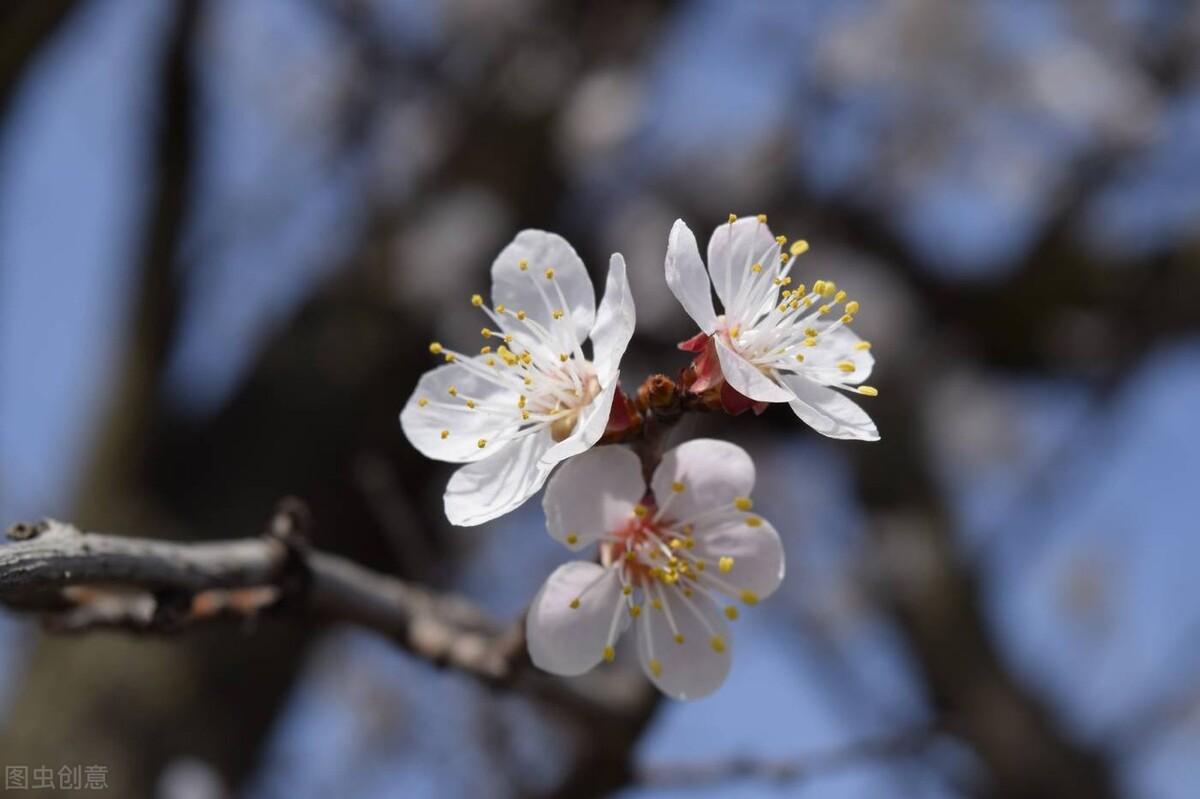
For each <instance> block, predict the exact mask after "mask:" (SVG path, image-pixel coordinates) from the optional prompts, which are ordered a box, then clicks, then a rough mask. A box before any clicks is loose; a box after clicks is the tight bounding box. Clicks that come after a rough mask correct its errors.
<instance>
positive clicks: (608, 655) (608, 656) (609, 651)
mask: <svg viewBox="0 0 1200 799" xmlns="http://www.w3.org/2000/svg"><path fill="white" fill-rule="evenodd" d="M616 656H617V653H616V652H615V651H613V648H612V647H611V646H606V647H604V660H605V661H606V662H608V663H612V662H613V659H614V658H615V657H616Z"/></svg>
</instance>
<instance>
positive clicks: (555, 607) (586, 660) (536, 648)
mask: <svg viewBox="0 0 1200 799" xmlns="http://www.w3.org/2000/svg"><path fill="white" fill-rule="evenodd" d="M597 578H600V582H599V583H596V584H595V585H592V583H594V582H595V581H596V579H597ZM589 585H591V588H590V589H588V586H589ZM584 589H588V590H587V591H586V592H585V591H584ZM581 594H582V596H580V595H581ZM574 599H579V607H578V608H572V607H571V601H572V600H574ZM623 601H624V597H623V596H622V594H621V580H620V577H619V576H618V574H617V570H616V569H605V568H604V567H602V566H600V565H599V564H596V563H585V562H583V561H578V560H577V561H572V562H570V563H564V564H563V565H562V566H559V567H558V568H557V569H556V570H555V571H554V573H553V574H551V575H550V577H549V578H548V579H547V580H546V583H545V584H544V585H543V586H542V590H540V591H538V593H537V596H535V597H534V598H533V603H532V604H531V605H530V606H529V613H528V614H527V615H526V617H525V637H526V640H527V642H528V645H529V657H530V658H531V659H532V660H533V664H534V665H535V666H537V667H538V668H539V669H543V670H545V671H548V672H551V673H552V674H561V675H562V676H564V677H573V676H575V675H578V674H583V673H584V672H586V671H590V670H591V669H593V668H595V666H596V665H597V664H598V663H599V662H600V660H601V659H602V658H603V657H604V646H605V642H606V641H607V640H608V631H609V628H610V626H611V625H612V621H613V617H614V615H615V613H616V608H617V605H618V604H619V603H622V602H623ZM620 615H621V621H619V622H618V624H620V625H621V629H624V627H625V626H627V625H628V618H629V614H628V613H625V612H624V611H621V614H620Z"/></svg>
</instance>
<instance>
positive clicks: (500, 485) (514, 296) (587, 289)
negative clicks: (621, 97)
mask: <svg viewBox="0 0 1200 799" xmlns="http://www.w3.org/2000/svg"><path fill="white" fill-rule="evenodd" d="M492 301H493V305H491V306H489V305H488V304H486V303H485V302H484V300H483V297H481V296H480V295H478V294H476V295H474V296H473V297H472V298H471V303H472V304H473V305H474V306H475V307H477V308H479V309H480V311H481V312H483V313H484V314H486V316H487V317H488V320H489V325H488V326H485V327H484V328H483V330H482V335H483V338H484V339H485V343H484V346H483V347H482V348H481V349H480V351H479V353H478V354H465V353H463V352H457V351H454V350H451V349H449V348H447V347H443V346H442V345H441V344H440V343H438V342H434V343H432V344H431V345H430V347H429V349H430V352H432V353H433V354H435V355H440V356H442V357H444V358H445V360H446V362H447V363H446V364H445V365H443V366H439V367H437V368H436V369H433V370H431V371H429V372H427V373H425V375H423V376H422V377H421V379H420V381H419V382H418V383H417V388H416V390H415V391H414V392H413V395H412V396H411V397H410V398H409V400H408V403H407V404H406V405H405V407H404V410H403V412H402V413H401V414H400V423H401V425H402V427H403V428H404V433H405V435H407V436H408V439H409V441H411V442H412V444H413V446H415V447H416V448H417V449H418V450H420V451H421V452H422V453H423V454H424V455H426V456H428V457H430V458H434V459H437V460H442V461H450V462H452V463H463V464H465V465H464V466H462V467H461V468H459V469H458V470H457V471H456V472H455V473H454V475H453V476H452V477H451V479H450V483H449V485H448V486H447V488H446V494H445V498H444V501H445V510H446V517H447V518H448V519H449V520H450V522H451V523H452V524H457V525H475V524H481V523H483V522H486V521H488V520H490V519H494V518H496V517H498V516H501V515H503V514H505V513H507V512H509V511H511V510H513V509H514V508H516V507H517V506H519V505H520V504H521V503H523V502H524V501H525V500H527V499H528V498H529V497H531V496H533V494H535V493H537V491H538V489H540V488H541V487H542V484H543V483H545V481H546V478H547V477H549V475H550V472H551V471H552V470H553V469H554V467H555V465H556V464H558V463H559V462H560V461H563V460H566V459H567V458H569V457H571V456H573V455H578V454H579V453H581V452H584V451H586V450H587V449H589V448H590V447H591V446H592V445H594V444H595V443H596V441H597V440H599V438H600V436H601V435H602V434H603V433H604V428H605V425H606V424H607V422H608V416H609V410H610V408H611V406H612V402H613V396H614V392H615V391H616V390H617V379H618V376H619V368H618V367H619V365H620V360H621V356H622V355H623V354H624V352H625V348H626V346H627V345H628V344H629V339H630V337H631V336H632V335H633V327H634V306H633V296H632V295H631V294H630V290H629V283H628V281H627V279H626V276H625V260H624V259H623V258H622V257H621V255H620V254H619V253H617V254H614V255H613V256H612V258H611V260H610V262H609V271H608V283H607V286H606V287H605V293H604V298H603V300H602V301H601V303H600V308H599V309H598V310H597V308H596V300H595V295H594V289H593V288H592V282H591V279H590V278H589V277H588V274H587V270H586V269H585V268H584V265H583V261H581V260H580V258H579V256H578V255H577V254H576V253H575V250H574V249H573V248H572V247H571V245H570V244H568V243H567V242H566V241H565V240H564V239H563V238H562V237H561V236H557V235H555V234H553V233H547V232H545V231H541V230H524V231H522V232H521V233H519V234H517V237H516V238H515V239H513V241H512V243H511V244H509V245H508V246H507V247H505V248H504V250H503V251H502V252H501V253H500V255H499V256H498V257H497V258H496V260H495V262H494V263H493V264H492ZM589 337H590V339H591V351H592V352H591V357H590V358H589V357H588V356H587V355H585V353H584V349H583V348H584V345H585V341H586V340H587V339H588V338H589Z"/></svg>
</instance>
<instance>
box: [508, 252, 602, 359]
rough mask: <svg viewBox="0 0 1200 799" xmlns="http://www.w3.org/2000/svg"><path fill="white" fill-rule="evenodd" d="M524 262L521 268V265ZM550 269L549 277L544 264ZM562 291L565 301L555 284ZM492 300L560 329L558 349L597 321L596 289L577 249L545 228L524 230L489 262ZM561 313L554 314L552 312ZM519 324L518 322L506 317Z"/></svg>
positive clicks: (583, 334) (566, 347) (577, 338)
mask: <svg viewBox="0 0 1200 799" xmlns="http://www.w3.org/2000/svg"><path fill="white" fill-rule="evenodd" d="M522 263H524V265H525V269H521V265H522ZM547 269H553V270H554V272H553V275H554V278H553V280H550V279H547V277H546V270H547ZM555 284H557V285H558V288H559V289H560V290H561V291H562V293H563V299H564V300H565V301H566V307H565V308H563V307H560V306H561V305H562V304H563V303H562V301H561V300H560V299H559V297H558V293H557V291H556V290H555V287H554V286H555ZM492 302H493V303H495V304H497V305H503V306H505V307H506V308H508V309H510V310H512V311H525V313H526V314H528V316H529V318H531V319H533V320H535V321H536V322H537V323H538V324H540V325H541V326H542V327H544V328H546V329H547V330H550V331H552V332H553V331H563V335H562V336H561V337H560V344H561V346H560V349H561V350H562V351H563V352H570V351H571V349H573V348H574V345H575V344H578V343H580V342H582V341H583V340H584V339H585V338H587V334H588V332H589V331H590V330H591V329H592V325H593V324H594V323H595V321H596V290H595V288H593V287H592V279H591V278H590V277H588V273H587V269H586V268H585V267H584V265H583V261H582V260H580V258H579V256H578V255H577V254H576V252H575V249H574V248H573V247H571V245H570V244H568V243H567V240H566V239H564V238H563V237H562V236H559V235H557V234H554V233H547V232H546V231H544V230H522V231H521V232H520V233H518V234H517V237H516V238H515V239H513V240H512V243H511V244H509V245H508V246H507V247H505V248H504V249H503V250H502V251H501V252H500V255H498V256H496V260H495V261H494V262H493V263H492ZM555 310H561V311H563V312H564V313H565V316H564V317H563V318H561V319H558V320H556V319H554V317H553V312H554V311H555ZM506 326H508V327H511V328H513V329H517V330H519V329H520V328H521V324H520V323H517V322H506Z"/></svg>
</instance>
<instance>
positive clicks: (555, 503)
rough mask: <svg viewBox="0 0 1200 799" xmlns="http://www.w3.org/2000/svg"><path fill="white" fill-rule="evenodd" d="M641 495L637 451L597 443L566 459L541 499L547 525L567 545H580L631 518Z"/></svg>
mask: <svg viewBox="0 0 1200 799" xmlns="http://www.w3.org/2000/svg"><path fill="white" fill-rule="evenodd" d="M645 493H646V483H645V482H644V481H643V480H642V462H641V460H640V459H639V458H638V456H637V455H634V454H633V452H631V451H630V450H628V449H626V448H624V447H617V446H608V447H597V448H595V449H593V450H590V451H588V452H585V453H583V454H582V455H580V456H579V457H577V458H571V459H570V460H569V461H567V462H566V463H565V464H563V467H562V468H561V469H559V470H558V472H557V473H556V474H555V475H554V477H552V478H551V479H550V482H549V484H548V485H547V486H546V495H545V496H544V497H543V498H542V508H543V509H544V510H545V511H546V528H547V529H548V530H549V531H550V535H551V536H553V537H554V538H556V539H557V540H559V541H561V542H562V543H564V544H566V545H567V546H568V547H570V548H571V549H581V548H582V547H584V546H587V545H588V544H590V543H592V542H593V541H595V540H596V538H597V537H599V536H601V535H604V534H605V533H610V532H613V531H615V530H617V529H618V528H619V527H621V526H622V525H624V524H625V523H626V522H628V521H629V520H630V519H632V518H633V506H634V505H636V504H637V503H639V502H641V501H642V495H643V494H645ZM568 536H574V538H573V539H571V540H570V541H568ZM572 542H573V543H572Z"/></svg>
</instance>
